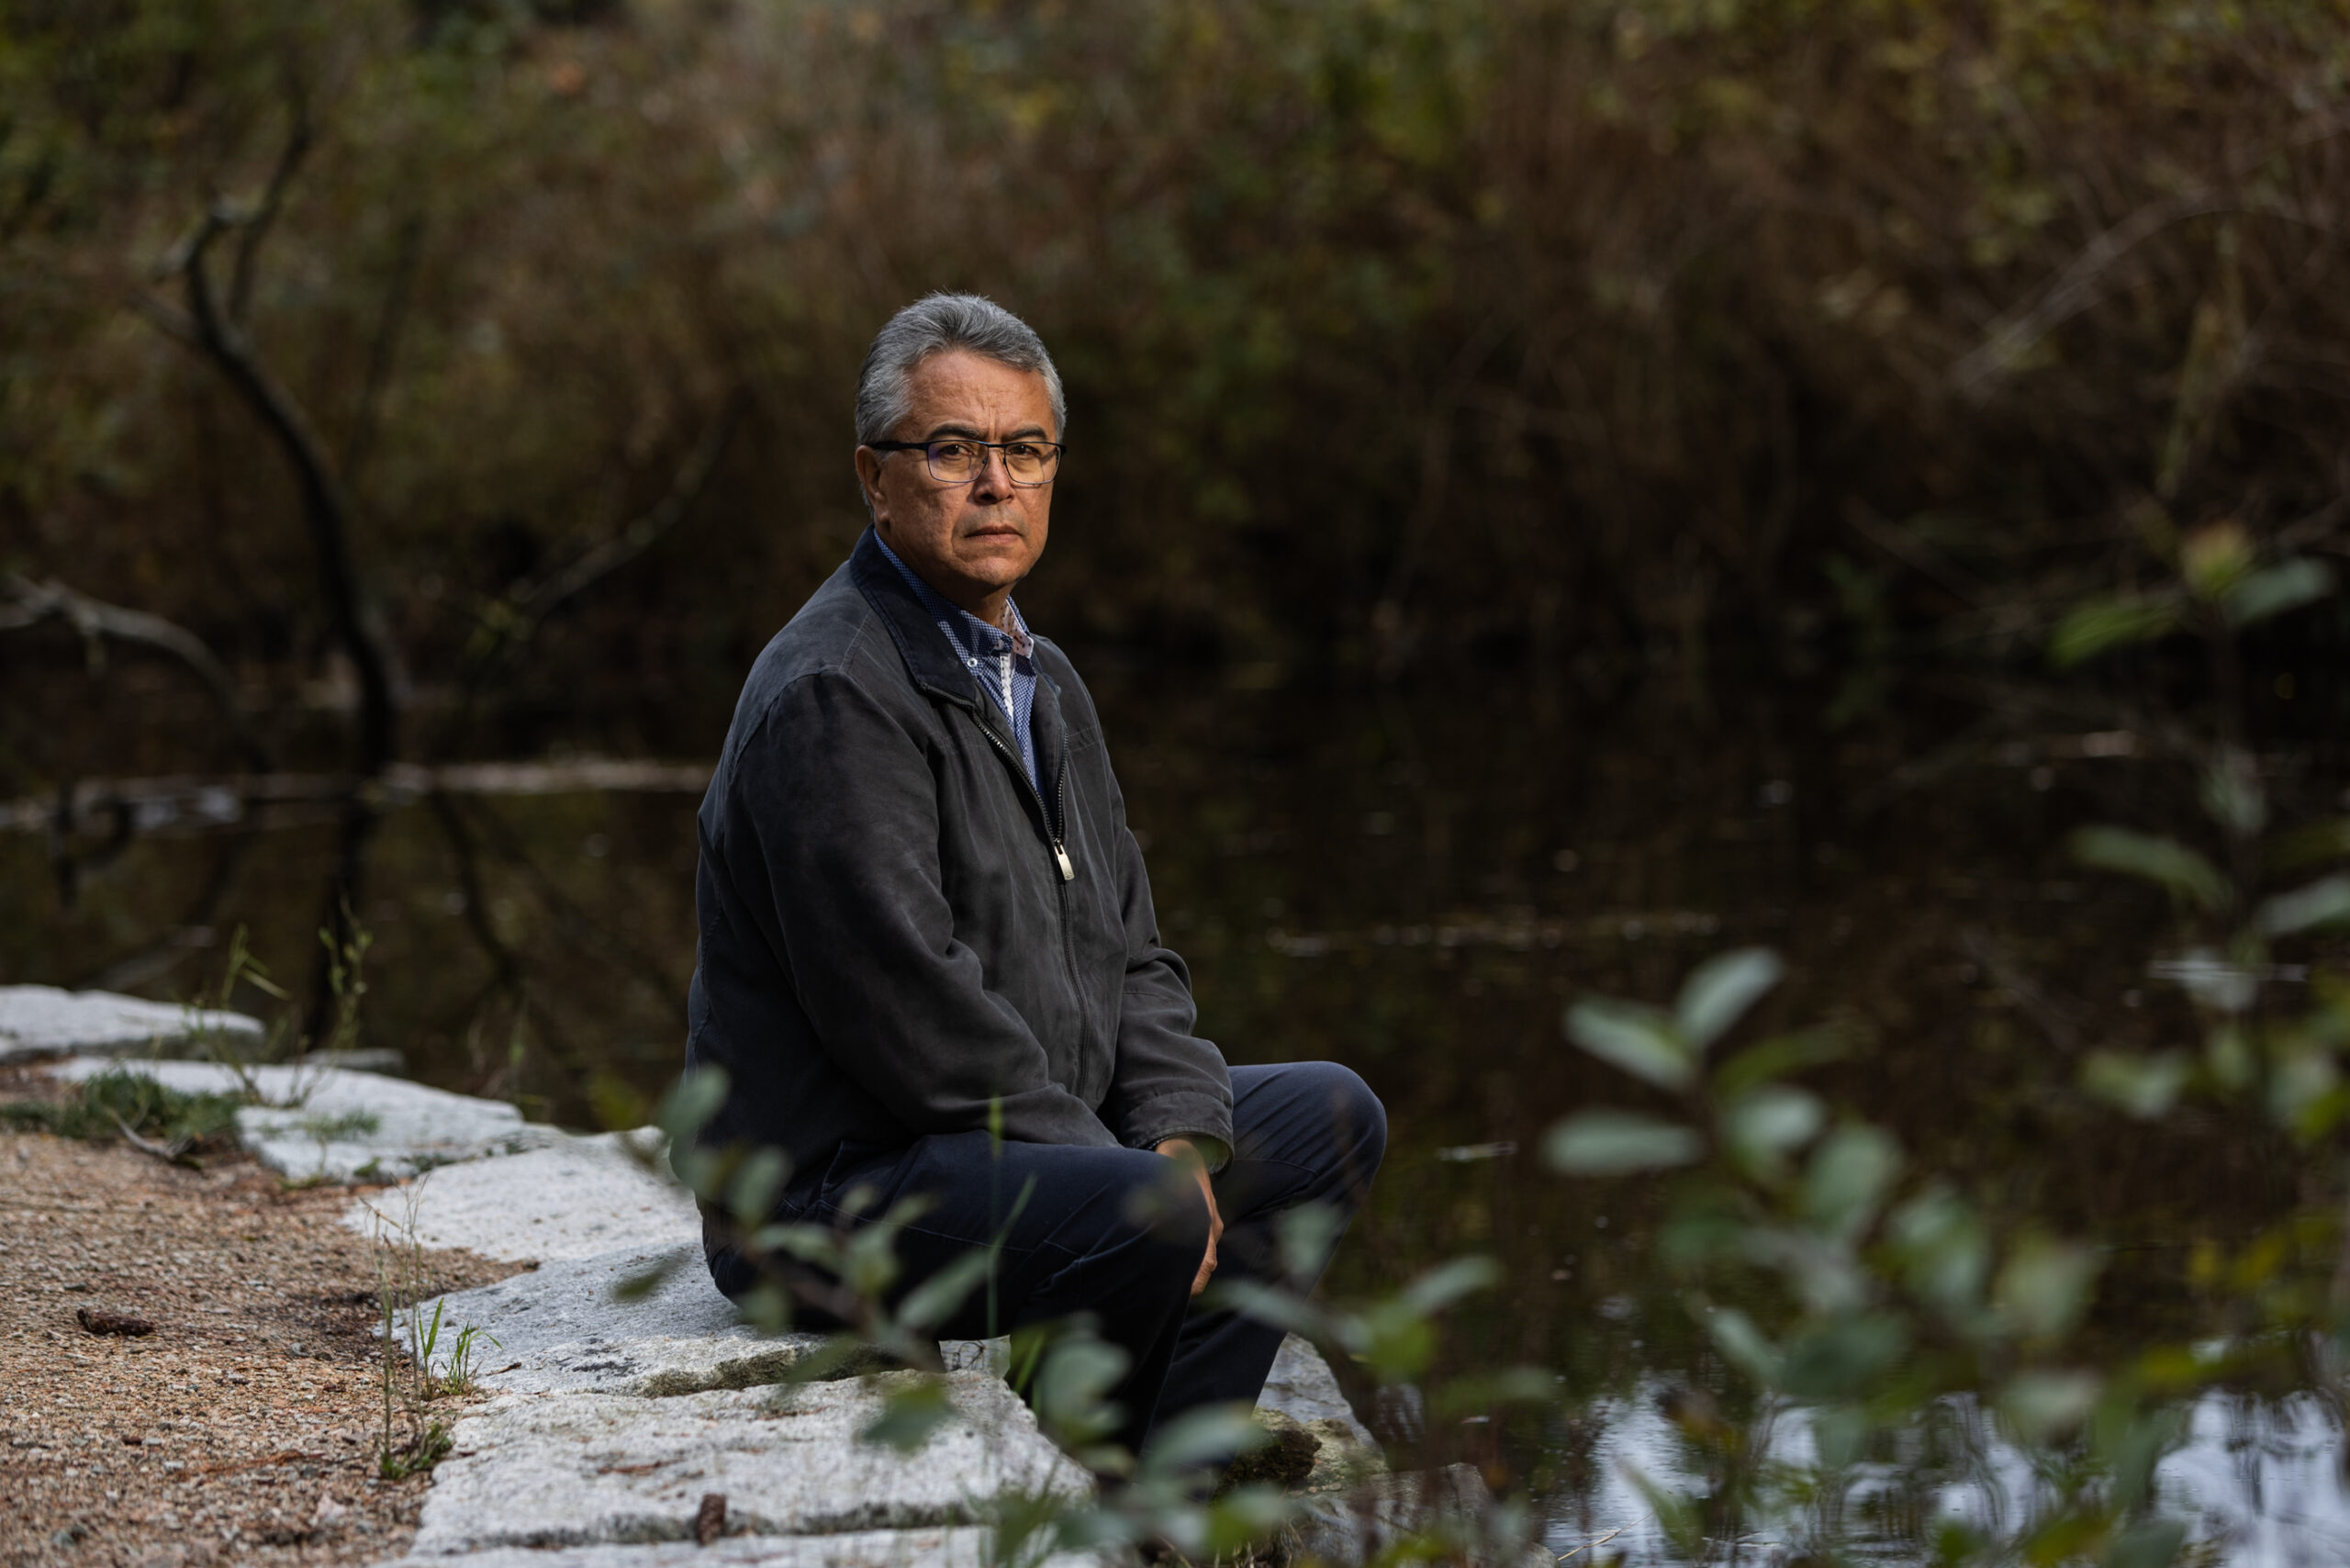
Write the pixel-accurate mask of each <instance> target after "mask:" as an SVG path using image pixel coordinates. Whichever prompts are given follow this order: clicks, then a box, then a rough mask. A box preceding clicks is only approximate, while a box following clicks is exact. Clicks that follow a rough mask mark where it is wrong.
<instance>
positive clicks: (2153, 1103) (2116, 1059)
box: [2081, 1051, 2192, 1122]
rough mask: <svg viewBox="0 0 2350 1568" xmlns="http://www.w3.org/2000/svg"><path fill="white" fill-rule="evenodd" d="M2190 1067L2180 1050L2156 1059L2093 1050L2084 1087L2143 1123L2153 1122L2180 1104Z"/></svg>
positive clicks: (2085, 1066) (2083, 1068) (2084, 1070)
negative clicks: (2179, 1094)
mask: <svg viewBox="0 0 2350 1568" xmlns="http://www.w3.org/2000/svg"><path fill="white" fill-rule="evenodd" d="M2191 1065H2192V1064H2190V1063H2189V1062H2188V1059H2187V1058H2186V1057H2185V1056H2184V1055H2182V1054H2181V1053H2179V1052H2177V1051H2162V1052H2158V1053H2157V1054H2155V1055H2154V1056H2132V1055H2130V1054H2128V1053H2126V1052H2122V1051H2093V1052H2091V1053H2090V1054H2089V1058H2088V1060H2087V1061H2086V1062H2084V1063H2082V1064H2081V1087H2082V1088H2084V1089H2086V1090H2087V1091H2088V1092H2090V1093H2092V1094H2094V1095H2096V1096H2097V1097H2098V1099H2100V1100H2102V1101H2104V1102H2105V1103H2108V1104H2109V1105H2114V1106H2117V1107H2119V1108H2120V1109H2121V1110H2122V1111H2125V1112H2127V1113H2128V1114H2131V1115H2132V1116H2135V1117H2137V1118H2138V1119H2139V1120H2140V1121H2148V1122H2150V1121H2153V1120H2154V1118H2156V1117H2158V1116H2161V1115H2164V1114H2167V1113H2168V1112H2169V1110H2170V1108H2171V1106H2173V1105H2174V1104H2176V1103H2177V1102H2178V1092H2179V1091H2180V1090H2181V1089H2183V1088H2184V1087H2186V1084H2187V1074H2188V1069H2189V1067H2190V1066H2191Z"/></svg>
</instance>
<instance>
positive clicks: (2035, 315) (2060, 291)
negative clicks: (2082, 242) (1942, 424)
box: [1948, 112, 2350, 396]
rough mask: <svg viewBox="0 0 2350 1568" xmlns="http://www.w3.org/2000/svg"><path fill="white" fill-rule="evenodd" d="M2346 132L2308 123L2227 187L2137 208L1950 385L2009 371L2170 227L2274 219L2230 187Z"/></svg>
mask: <svg viewBox="0 0 2350 1568" xmlns="http://www.w3.org/2000/svg"><path fill="white" fill-rule="evenodd" d="M2345 130H2350V115H2345V114H2342V113H2338V112H2337V113H2329V114H2323V115H2317V116H2313V117H2312V118H2311V119H2309V120H2308V121H2307V122H2305V123H2304V124H2302V125H2301V126H2300V128H2299V129H2296V130H2295V131H2294V133H2293V134H2292V135H2291V136H2289V137H2288V138H2286V139H2285V140H2284V141H2283V142H2282V143H2279V144H2275V145H2271V146H2267V147H2264V148H2262V149H2260V150H2259V153H2258V155H2257V156H2255V157H2240V158H2238V159H2236V160H2234V161H2233V165H2232V168H2231V171H2230V174H2229V176H2228V178H2227V179H2226V180H2224V181H2222V182H2221V183H2219V184H2215V185H2207V186H2205V187H2203V188H2202V189H2200V190H2194V191H2186V192H2182V193H2181V194H2179V195H2177V196H2166V197H2165V198H2164V199H2163V200H2160V201H2154V202H2149V203H2147V204H2146V205H2145V206H2143V207H2140V208H2139V209H2138V210H2137V211H2135V212H2133V213H2132V214H2131V215H2130V216H2129V217H2127V218H2123V219H2122V220H2121V222H2119V223H2116V224H2114V225H2113V226H2112V227H2111V228H2109V229H2108V230H2105V231H2104V232H2103V233H2101V234H2099V235H2098V236H2097V237H2096V238H2095V239H2093V240H2091V241H2089V242H2088V244H2087V245H2086V246H2084V247H2083V248H2082V250H2081V252H2080V253H2079V254H2078V255H2076V256H2075V257H2074V258H2073V259H2072V261H2071V262H2069V263H2066V265H2065V269H2064V270H2063V271H2062V272H2060V273H2058V274H2056V276H2055V277H2054V278H2053V279H2052V280H2050V282H2049V283H2048V285H2047V286H2046V287H2045V288H2043V289H2042V291H2041V295H2040V297H2039V299H2038V300H2037V301H2036V302H2035V303H2033V304H2032V305H2031V307H2029V308H2026V309H2023V310H2020V311H2017V312H2012V313H2010V314H2009V315H2008V316H2007V317H2005V318H2003V319H2000V320H1999V321H1997V322H1995V323H1994V324H1993V325H1992V328H1991V330H1990V331H1989V332H1988V333H1987V334H1986V335H1985V337H1984V340H1983V342H1981V343H1979V344H1977V345H1976V346H1975V348H1973V349H1971V350H1969V351H1968V352H1967V353H1965V354H1964V355H1962V356H1961V357H1960V358H1959V360H1958V361H1957V363H1956V364H1953V365H1952V366H1951V367H1950V371H1949V373H1948V380H1949V383H1950V385H1951V386H1953V388H1955V389H1956V390H1958V391H1960V392H1963V393H1967V394H1970V395H1977V396H1979V395H1980V394H1981V392H1982V391H1983V389H1984V387H1985V384H1986V383H1987V382H1988V381H1990V380H1991V379H1992V378H1994V377H1995V376H1997V375H2000V374H2001V373H2002V372H2004V371H2005V370H2006V369H2007V368H2008V367H2009V365H2011V364H2014V363H2015V361H2016V360H2017V358H2018V357H2020V355H2021V354H2023V353H2025V352H2026V351H2027V350H2029V349H2030V348H2031V346H2032V345H2033V344H2034V343H2037V342H2040V340H2041V339H2042V338H2044V337H2046V336H2047V335H2048V334H2049V333H2051V332H2053V331H2054V330H2056V329H2057V328H2058V327H2060V326H2062V325H2063V324H2064V323H2065V322H2066V321H2068V320H2070V319H2073V318H2074V317H2075V316H2077V315H2079V314H2080V313H2081V312H2082V311H2084V310H2087V308H2089V307H2090V306H2092V305H2094V304H2096V303H2097V302H2098V298H2100V297H2102V293H2103V288H2102V286H2103V284H2104V281H2105V276H2106V274H2108V273H2109V272H2110V271H2111V270H2112V269H2113V267H2114V266H2115V265H2116V264H2117V263H2120V262H2121V259H2122V258H2123V257H2125V256H2127V255H2128V254H2129V253H2130V252H2132V251H2134V250H2136V249H2137V248H2138V247H2139V246H2140V245H2143V244H2144V243H2145V242H2146V241H2149V240H2151V239H2153V238H2154V236H2155V235H2157V234H2159V233H2161V232H2162V231H2163V230H2165V229H2168V228H2170V227H2171V226H2173V225H2174V224H2177V223H2183V222H2186V221H2187V220H2188V219H2189V218H2207V217H2210V216H2211V215H2212V214H2214V213H2220V212H2234V211H2241V212H2263V211H2267V212H2273V211H2274V210H2275V209H2274V208H2270V207H2255V206H2249V205H2247V204H2245V203H2244V200H2243V199H2242V198H2241V197H2239V196H2236V195H2235V194H2234V193H2233V185H2234V184H2235V182H2236V180H2237V179H2239V178H2240V177H2241V176H2242V174H2243V173H2244V171H2245V170H2248V169H2251V168H2255V167H2257V166H2258V165H2259V164H2260V163H2261V162H2265V161H2266V159H2267V158H2269V157H2272V156H2274V155H2275V154H2276V153H2277V152H2280V151H2284V150H2286V149H2287V148H2302V147H2311V146H2314V145H2316V144H2317V143H2318V142H2321V141H2323V140H2328V139H2329V138H2332V137H2335V136H2339V135H2341V134H2343V133H2344V131H2345ZM2288 216H2289V215H2288Z"/></svg>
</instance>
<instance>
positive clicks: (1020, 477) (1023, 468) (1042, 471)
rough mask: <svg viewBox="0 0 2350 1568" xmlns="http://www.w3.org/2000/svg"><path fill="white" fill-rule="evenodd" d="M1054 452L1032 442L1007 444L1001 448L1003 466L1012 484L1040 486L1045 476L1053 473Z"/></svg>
mask: <svg viewBox="0 0 2350 1568" xmlns="http://www.w3.org/2000/svg"><path fill="white" fill-rule="evenodd" d="M1056 455H1057V454H1056V453H1055V452H1054V450H1053V449H1052V448H1051V447H1049V446H1046V445H1044V444H1042V443H1041V442H1033V441H1014V442H1006V443H1005V444H1004V448H1003V465H1004V468H1005V469H1006V470H1007V471H1009V472H1010V474H1011V475H1012V479H1013V483H1014V484H1018V485H1041V484H1043V483H1044V482H1045V476H1046V475H1047V474H1050V473H1051V472H1052V471H1053V459H1054V457H1055V456H1056Z"/></svg>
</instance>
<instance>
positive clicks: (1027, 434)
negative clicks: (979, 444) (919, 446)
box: [923, 424, 1052, 441]
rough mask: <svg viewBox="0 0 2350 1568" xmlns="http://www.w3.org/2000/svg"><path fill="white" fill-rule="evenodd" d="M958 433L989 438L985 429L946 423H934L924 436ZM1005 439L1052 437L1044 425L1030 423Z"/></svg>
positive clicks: (937, 438)
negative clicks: (1046, 431) (1047, 433)
mask: <svg viewBox="0 0 2350 1568" xmlns="http://www.w3.org/2000/svg"><path fill="white" fill-rule="evenodd" d="M958 435H959V436H968V438H970V439H971V440H973V441H985V440H987V438H988V437H987V432H986V431H981V430H975V429H973V428H972V427H971V426H969V425H956V424H946V425H933V426H932V427H931V429H930V433H929V434H928V435H926V436H924V437H923V440H924V441H946V440H948V439H949V438H951V437H954V436H958ZM1003 439H1004V440H1006V441H1049V440H1051V439H1052V438H1051V437H1050V436H1048V435H1046V433H1045V427H1044V426H1042V425H1029V426H1026V427H1024V428H1023V429H1021V430H1016V431H1013V432H1012V433H1011V434H1010V435H1007V436H1005V437H1004V438H1003Z"/></svg>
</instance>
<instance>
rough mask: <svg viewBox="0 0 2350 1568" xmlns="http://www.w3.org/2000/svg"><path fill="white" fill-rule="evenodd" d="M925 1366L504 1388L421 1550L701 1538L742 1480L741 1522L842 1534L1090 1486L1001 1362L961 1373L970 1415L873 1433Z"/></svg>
mask: <svg viewBox="0 0 2350 1568" xmlns="http://www.w3.org/2000/svg"><path fill="white" fill-rule="evenodd" d="M917 1375H918V1374H915V1373H912V1372H885V1373H881V1374H879V1375H877V1376H874V1377H871V1378H862V1379H857V1380H854V1381H850V1382H842V1383H803V1384H798V1385H787V1386H785V1387H782V1388H778V1389H773V1390H765V1391H754V1390H727V1391H723V1392H718V1393H710V1394H684V1395H681V1396H680V1397H677V1398H675V1399H633V1398H625V1397H616V1396H614V1395H610V1394H555V1395H553V1396H550V1397H548V1398H544V1399H531V1398H519V1399H508V1400H502V1401H500V1402H499V1404H498V1406H493V1407H492V1408H491V1409H490V1410H489V1411H487V1412H486V1413H484V1414H482V1415H479V1416H472V1417H465V1418H464V1419H463V1420H461V1421H459V1422H458V1423H457V1425H456V1428H455V1429H454V1431H453V1434H452V1435H453V1438H454V1439H455V1445H456V1446H455V1450H454V1451H453V1454H452V1455H451V1457H449V1458H448V1459H445V1460H443V1461H442V1462H441V1465H440V1468H439V1469H438V1470H437V1471H436V1472H435V1473H434V1475H433V1484H432V1490H431V1493H430V1494H428V1495H426V1497H425V1501H424V1515H423V1518H422V1519H421V1520H420V1523H419V1525H418V1528H417V1534H416V1542H415V1545H414V1547H413V1548H412V1550H413V1551H414V1553H415V1555H416V1556H418V1557H433V1556H447V1555H450V1554H453V1553H456V1552H462V1551H483V1550H486V1549H489V1548H495V1547H515V1546H524V1547H531V1546H537V1547H545V1546H574V1545H588V1544H593V1543H597V1542H604V1541H610V1542H617V1543H621V1544H631V1543H639V1542H650V1541H660V1540H689V1539H691V1537H692V1534H693V1524H694V1514H695V1510H696V1509H697V1508H698V1507H699V1505H700V1502H701V1497H702V1495H703V1494H704V1493H707V1492H718V1493H722V1494H724V1495H725V1497H726V1504H727V1521H728V1529H730V1530H740V1531H742V1532H743V1533H744V1534H748V1535H837V1534H840V1533H843V1532H846V1531H851V1530H876V1529H887V1530H905V1529H924V1528H930V1527H936V1526H942V1525H957V1524H978V1523H981V1522H984V1520H985V1519H986V1518H987V1514H988V1511H989V1508H990V1500H991V1499H993V1498H996V1497H998V1496H1001V1495H1004V1494H1007V1493H1021V1494H1027V1495H1046V1494H1051V1495H1062V1496H1067V1497H1070V1498H1077V1497H1081V1496H1084V1495H1087V1493H1088V1492H1089V1491H1090V1489H1091V1479H1090V1478H1089V1477H1088V1476H1087V1475H1086V1473H1085V1472H1084V1471H1083V1470H1082V1469H1081V1468H1080V1467H1079V1466H1078V1465H1077V1464H1076V1463H1074V1462H1072V1461H1070V1460H1069V1458H1068V1457H1067V1456H1066V1455H1064V1454H1062V1453H1061V1451H1060V1450H1057V1449H1056V1448H1055V1447H1053V1445H1052V1444H1051V1443H1050V1442H1049V1441H1047V1440H1046V1438H1045V1436H1044V1434H1043V1433H1042V1432H1040V1431H1038V1430H1037V1428H1036V1423H1035V1417H1032V1416H1030V1415H1029V1413H1028V1410H1027V1407H1026V1406H1024V1405H1022V1404H1021V1403H1020V1401H1019V1400H1018V1399H1017V1398H1015V1397H1014V1396H1013V1393H1012V1391H1011V1390H1010V1389H1009V1388H1007V1387H1005V1386H1004V1384H1003V1383H1002V1380H1001V1379H999V1378H996V1377H994V1376H992V1375H990V1374H988V1373H985V1372H954V1373H949V1374H948V1375H947V1376H946V1379H945V1383H946V1390H947V1396H948V1398H949V1399H950V1400H951V1401H952V1403H953V1406H954V1408H955V1412H956V1418H955V1419H953V1420H950V1421H949V1422H948V1423H947V1424H946V1426H944V1427H942V1428H939V1429H938V1431H937V1432H936V1433H934V1435H933V1436H932V1438H931V1439H930V1441H929V1443H928V1444H926V1445H925V1446H924V1447H923V1449H922V1450H921V1451H920V1452H918V1453H915V1454H912V1455H906V1454H901V1453H898V1452H896V1451H895V1450H890V1449H888V1448H885V1447H882V1446H880V1445H878V1444H873V1443H865V1442H860V1441H858V1440H857V1434H858V1433H859V1432H860V1431H862V1430H863V1429H864V1428H865V1427H866V1426H867V1425H868V1424H869V1423H870V1422H872V1421H873V1419H874V1418H875V1417H877V1416H878V1415H879V1414H880V1412H881V1410H882V1408H883V1405H884V1402H885V1400H886V1399H887V1397H888V1395H889V1394H890V1392H892V1391H893V1390H895V1389H897V1388H901V1387H903V1386H905V1384H906V1383H907V1382H908V1380H910V1379H912V1378H913V1377H915V1376H917Z"/></svg>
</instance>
